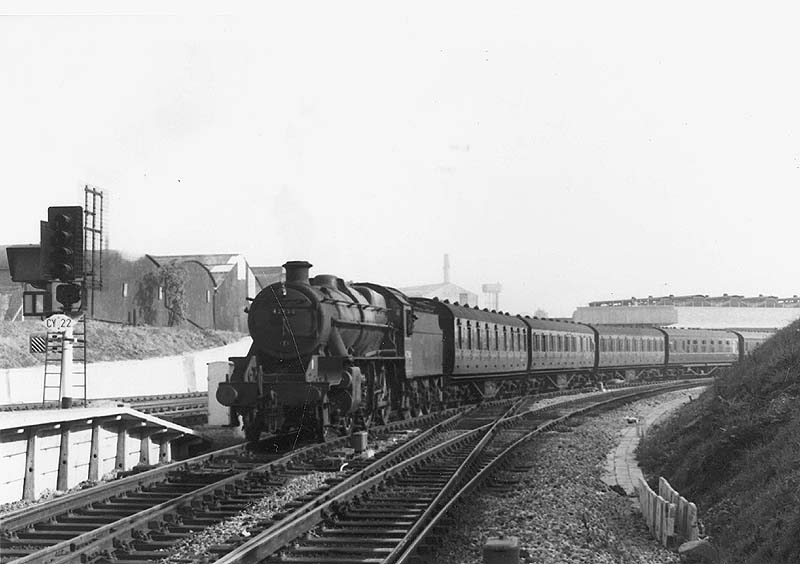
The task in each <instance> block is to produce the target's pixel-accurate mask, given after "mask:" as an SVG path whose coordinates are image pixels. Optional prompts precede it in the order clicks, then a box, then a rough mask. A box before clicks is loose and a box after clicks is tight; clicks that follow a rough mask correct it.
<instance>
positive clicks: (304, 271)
mask: <svg viewBox="0 0 800 564" xmlns="http://www.w3.org/2000/svg"><path fill="white" fill-rule="evenodd" d="M312 266H313V265H312V264H311V263H310V262H307V261H304V260H290V261H288V262H287V263H286V264H284V265H283V268H284V270H286V282H287V283H291V282H294V283H295V284H308V283H309V282H308V270H309V269H310V268H311V267H312Z"/></svg>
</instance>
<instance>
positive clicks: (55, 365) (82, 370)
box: [42, 315, 86, 405]
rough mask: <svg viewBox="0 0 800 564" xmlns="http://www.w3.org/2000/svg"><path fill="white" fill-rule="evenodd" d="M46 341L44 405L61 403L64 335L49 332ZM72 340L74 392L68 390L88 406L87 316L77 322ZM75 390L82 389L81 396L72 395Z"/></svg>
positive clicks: (82, 316)
mask: <svg viewBox="0 0 800 564" xmlns="http://www.w3.org/2000/svg"><path fill="white" fill-rule="evenodd" d="M45 339H46V341H45V343H44V345H45V357H44V389H43V393H42V403H43V404H46V403H47V402H49V401H50V402H59V401H61V359H62V357H63V355H64V333H60V332H58V331H48V332H47V335H46V337H45ZM72 340H73V343H72V386H71V388H72V390H67V393H68V394H70V396H71V397H73V398H74V399H76V400H77V399H78V398H79V397H83V404H84V405H86V316H84V315H81V316H80V318H79V319H76V320H75V323H74V328H73V330H72ZM75 388H80V389H82V393H81V395H80V396H78V395H76V394H73V393H72V392H73V390H74V389H75Z"/></svg>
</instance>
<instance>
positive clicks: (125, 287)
mask: <svg viewBox="0 0 800 564" xmlns="http://www.w3.org/2000/svg"><path fill="white" fill-rule="evenodd" d="M122 297H123V298H127V297H128V283H127V282H123V283H122Z"/></svg>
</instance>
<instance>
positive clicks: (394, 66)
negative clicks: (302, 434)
mask: <svg viewBox="0 0 800 564" xmlns="http://www.w3.org/2000/svg"><path fill="white" fill-rule="evenodd" d="M70 4H71V5H72V6H71V7H70V8H69V9H68V10H67V9H65V8H62V7H60V4H57V3H54V4H53V6H52V8H51V9H44V8H41V11H40V12H38V13H37V14H33V13H31V12H30V9H29V8H28V7H27V6H26V5H25V4H23V3H19V4H18V6H19V7H18V9H16V10H15V9H14V7H13V6H14V5H13V4H11V7H9V5H8V4H6V5H4V8H1V9H2V10H3V11H4V13H5V14H9V15H6V16H5V17H0V38H2V39H0V68H2V71H3V80H2V82H0V123H1V124H2V129H1V130H0V131H2V132H1V133H0V155H2V163H3V164H2V167H0V175H2V181H3V189H2V190H3V195H4V198H3V209H4V213H3V214H2V222H0V242H2V243H37V242H38V238H39V232H38V229H39V220H40V219H45V218H46V213H47V212H46V210H47V206H48V205H74V204H81V203H82V199H83V198H82V188H83V185H84V184H86V183H89V184H92V185H95V186H98V187H100V188H103V189H105V190H106V191H107V193H108V194H109V203H110V206H109V214H108V217H107V220H108V221H107V227H108V235H109V238H110V242H111V246H112V248H117V249H121V250H125V251H127V252H129V253H131V254H137V253H139V254H141V253H154V254H170V253H175V254H177V253H192V252H203V253H205V252H238V253H243V254H244V255H245V256H246V257H247V259H248V260H249V262H250V263H251V264H252V265H265V264H268V265H273V264H282V263H283V262H284V261H286V260H287V259H306V260H309V261H310V262H312V263H313V264H314V265H315V267H314V270H313V272H316V273H323V272H326V273H333V274H337V275H339V276H342V277H343V278H346V279H355V280H369V281H374V282H378V283H385V284H389V285H393V286H407V285H416V284H425V283H433V282H438V281H440V280H441V277H442V255H443V254H444V253H449V254H450V259H451V264H452V269H451V274H452V279H453V281H454V282H456V283H458V284H460V285H462V286H465V287H467V288H469V289H470V290H472V291H474V292H476V293H480V284H481V283H484V282H495V281H499V282H501V283H502V284H503V288H504V289H503V293H502V294H501V296H500V302H501V307H502V308H503V309H506V310H509V311H512V312H514V313H516V312H529V313H532V312H533V311H534V310H535V309H536V308H543V309H545V310H547V311H548V312H549V313H550V314H551V315H571V313H572V311H573V310H574V308H575V307H576V306H578V305H585V304H586V303H587V302H588V301H591V300H598V299H608V298H620V297H630V296H647V295H649V294H652V295H662V294H665V293H666V294H676V295H677V294H684V293H705V294H712V295H713V294H722V293H723V292H727V293H741V294H745V295H754V294H759V293H764V294H776V295H780V296H785V295H792V294H797V293H800V260H799V259H798V243H797V240H798V237H800V222H798V219H799V218H800V194H798V184H799V182H798V181H799V180H800V78H798V76H800V73H798V54H799V53H800V33H798V32H797V29H798V25H800V23H799V20H798V15H800V10H799V9H796V8H794V6H795V5H796V3H792V2H786V3H785V4H777V3H769V4H757V3H752V2H748V3H731V2H685V3H680V2H670V3H650V2H641V1H636V2H596V1H585V2H579V1H573V2H530V1H520V2H482V3H475V4H470V3H465V2H430V1H427V2H412V3H406V2H403V3H394V4H392V5H391V6H392V7H389V6H390V4H388V3H378V2H364V3H351V2H320V3H309V2H282V3H277V2H273V3H264V2H260V3H254V4H248V3H232V4H226V3H219V6H218V8H215V9H202V10H194V11H192V10H190V9H189V8H188V6H190V5H193V3H183V4H180V3H179V4H173V5H171V6H170V7H168V8H167V7H165V6H166V4H165V3H163V2H147V1H143V2H137V3H135V4H134V7H132V8H130V9H127V10H124V11H123V10H116V11H114V12H109V10H108V9H107V8H105V6H106V3H89V2H84V3H80V2H70ZM37 6H39V4H37ZM37 9H39V8H37Z"/></svg>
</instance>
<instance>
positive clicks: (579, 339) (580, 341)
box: [578, 336, 584, 352]
mask: <svg viewBox="0 0 800 564" xmlns="http://www.w3.org/2000/svg"><path fill="white" fill-rule="evenodd" d="M583 341H584V337H583V336H581V337H579V338H578V342H579V343H580V344H579V345H578V347H580V349H581V352H583Z"/></svg>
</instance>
